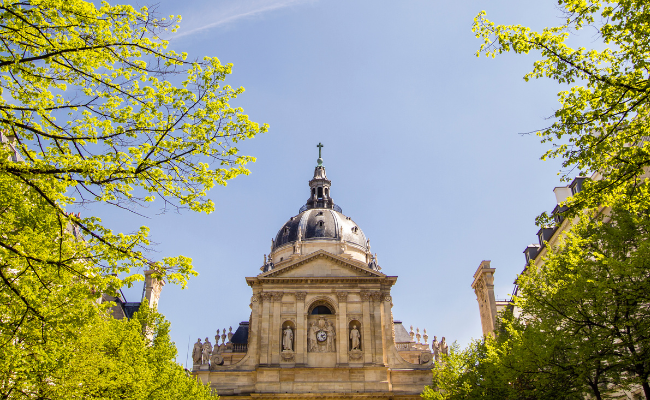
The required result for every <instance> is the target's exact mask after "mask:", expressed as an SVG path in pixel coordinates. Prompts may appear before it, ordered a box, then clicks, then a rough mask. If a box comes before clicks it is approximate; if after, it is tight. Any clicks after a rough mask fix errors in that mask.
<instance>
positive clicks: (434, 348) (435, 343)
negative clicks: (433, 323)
mask: <svg viewBox="0 0 650 400" xmlns="http://www.w3.org/2000/svg"><path fill="white" fill-rule="evenodd" d="M431 350H432V351H433V358H434V359H435V360H436V362H437V361H440V343H439V342H438V336H434V337H433V341H432V342H431Z"/></svg>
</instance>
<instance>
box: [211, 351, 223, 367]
mask: <svg viewBox="0 0 650 400" xmlns="http://www.w3.org/2000/svg"><path fill="white" fill-rule="evenodd" d="M221 364H223V356H222V355H221V354H219V353H217V352H216V351H214V352H212V356H210V369H212V368H214V367H216V366H217V365H221Z"/></svg>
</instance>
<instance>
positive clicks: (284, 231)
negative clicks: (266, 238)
mask: <svg viewBox="0 0 650 400" xmlns="http://www.w3.org/2000/svg"><path fill="white" fill-rule="evenodd" d="M282 234H283V235H288V234H289V227H288V226H285V227H284V230H283V231H282Z"/></svg>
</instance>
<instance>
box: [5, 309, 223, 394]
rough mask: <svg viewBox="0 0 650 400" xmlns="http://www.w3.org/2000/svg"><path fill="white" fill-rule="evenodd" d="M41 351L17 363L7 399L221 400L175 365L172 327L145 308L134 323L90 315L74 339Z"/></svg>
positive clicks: (50, 343) (52, 343)
mask: <svg viewBox="0 0 650 400" xmlns="http://www.w3.org/2000/svg"><path fill="white" fill-rule="evenodd" d="M145 333H146V334H145ZM40 350H41V352H39V353H38V354H23V356H25V355H27V358H28V359H31V360H29V361H31V362H27V363H26V362H24V361H25V360H21V359H16V358H14V359H13V366H14V367H15V369H14V370H13V371H12V374H11V375H12V377H13V378H14V379H4V380H3V385H2V387H1V389H0V391H1V392H2V395H3V398H10V399H14V398H24V399H30V398H40V399H92V398H101V399H125V398H126V399H134V400H138V399H142V400H145V399H156V400H172V399H178V398H188V399H196V400H202V399H217V396H215V395H213V394H212V393H211V390H210V388H209V387H208V386H204V385H202V384H201V383H200V382H198V381H196V380H194V379H192V378H190V377H189V376H188V374H187V373H186V372H185V371H184V370H183V367H182V366H181V365H178V364H176V362H175V361H174V358H175V356H176V347H175V346H174V344H173V343H172V342H171V341H170V340H169V323H168V322H166V321H165V320H164V319H163V318H162V316H161V315H160V314H158V313H156V312H154V311H152V310H150V309H149V307H148V306H147V304H146V303H145V304H143V306H142V307H141V308H140V311H138V312H137V313H136V314H135V316H134V318H133V319H131V320H128V319H124V320H115V319H113V318H111V317H110V316H108V315H106V314H103V313H94V314H91V315H89V316H88V320H87V321H86V322H85V323H84V324H83V326H82V329H81V330H80V331H79V332H77V333H76V334H75V335H72V336H69V337H66V338H64V339H61V338H56V337H53V338H50V340H48V342H47V343H45V344H44V345H43V346H42V347H41V348H40ZM37 358H47V361H45V360H38V359H37ZM8 361H9V360H5V362H8ZM15 378H18V379H15Z"/></svg>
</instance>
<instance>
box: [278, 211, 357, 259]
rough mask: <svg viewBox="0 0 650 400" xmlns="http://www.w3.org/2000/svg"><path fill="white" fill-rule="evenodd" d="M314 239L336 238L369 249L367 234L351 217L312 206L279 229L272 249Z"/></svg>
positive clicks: (335, 239)
mask: <svg viewBox="0 0 650 400" xmlns="http://www.w3.org/2000/svg"><path fill="white" fill-rule="evenodd" d="M299 237H300V240H302V241H303V242H309V241H314V240H334V241H338V242H345V243H346V244H349V245H353V246H356V247H358V248H359V249H360V250H363V251H364V252H365V251H369V249H368V242H367V239H366V236H365V235H364V234H363V231H362V230H361V228H359V227H358V226H357V224H356V223H355V222H354V221H353V220H352V219H351V218H350V217H346V216H345V215H343V214H342V213H341V212H339V211H336V210H334V209H326V208H312V209H309V210H305V211H302V212H301V213H300V214H298V215H296V216H295V217H291V218H290V219H289V221H287V222H286V223H285V224H284V225H283V226H282V228H280V230H279V231H278V234H277V235H276V236H275V240H274V241H273V248H272V250H273V251H275V250H276V249H278V248H280V247H283V246H285V245H287V244H289V243H294V242H296V241H298V238H299Z"/></svg>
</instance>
